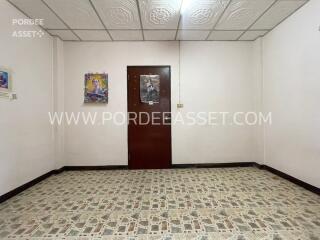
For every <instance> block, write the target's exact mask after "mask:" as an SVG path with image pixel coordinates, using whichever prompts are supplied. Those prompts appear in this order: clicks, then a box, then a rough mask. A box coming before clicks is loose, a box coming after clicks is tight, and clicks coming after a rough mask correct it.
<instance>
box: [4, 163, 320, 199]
mask: <svg viewBox="0 0 320 240" xmlns="http://www.w3.org/2000/svg"><path fill="white" fill-rule="evenodd" d="M232 167H257V168H259V169H264V170H266V171H269V172H271V173H273V174H275V175H277V176H279V177H282V178H284V179H286V180H288V181H290V182H292V183H294V184H296V185H299V186H300V187H303V188H305V189H307V190H309V191H311V192H313V193H315V194H318V195H320V188H317V187H316V186H313V185H311V184H309V183H306V182H304V181H302V180H299V179H297V178H295V177H292V176H290V175H288V174H286V173H284V172H281V171H279V170H277V169H274V168H272V167H269V166H267V165H261V164H258V163H256V162H232V163H201V164H172V168H175V169H178V168H180V169H181V168H232ZM126 169H128V166H127V165H111V166H64V167H62V168H60V169H56V170H52V171H50V172H48V173H45V174H43V175H41V176H40V177H37V178H35V179H33V180H31V181H30V182H27V183H25V184H23V185H22V186H20V187H17V188H15V189H13V190H12V191H10V192H8V193H5V194H4V195H2V196H0V203H2V202H4V201H6V200H8V199H10V198H12V197H14V196H16V195H18V194H19V193H21V192H23V191H24V190H26V189H28V188H30V187H32V186H34V185H36V184H37V183H39V182H41V181H43V180H45V179H46V178H48V177H50V176H51V175H55V174H60V173H62V172H64V171H90V170H126Z"/></svg>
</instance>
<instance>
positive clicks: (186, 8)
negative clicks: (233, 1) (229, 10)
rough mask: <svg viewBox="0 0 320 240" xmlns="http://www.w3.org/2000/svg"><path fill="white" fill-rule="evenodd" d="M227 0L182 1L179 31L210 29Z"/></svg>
mask: <svg viewBox="0 0 320 240" xmlns="http://www.w3.org/2000/svg"><path fill="white" fill-rule="evenodd" d="M228 2H229V0H193V1H191V0H189V1H183V3H182V8H181V20H180V25H179V28H180V29H212V28H213V26H214V25H215V24H216V22H217V21H218V18H219V17H220V15H221V14H222V12H223V10H224V9H225V7H226V6H227V4H228Z"/></svg>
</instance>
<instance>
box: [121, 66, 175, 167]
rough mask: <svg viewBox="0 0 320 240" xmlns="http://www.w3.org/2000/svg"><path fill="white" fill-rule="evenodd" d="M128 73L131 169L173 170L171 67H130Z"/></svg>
mask: <svg viewBox="0 0 320 240" xmlns="http://www.w3.org/2000/svg"><path fill="white" fill-rule="evenodd" d="M127 71H128V85H127V86H128V116H129V124H128V149H129V160H128V163H129V168H130V169H162V168H170V167H171V105H170V104H171V101H170V100H171V85H170V80H171V79H170V78H171V76H170V75H171V72H170V66H132V67H131V66H130V67H128V68H127ZM148 116H149V117H148ZM134 119H136V121H134ZM152 119H153V121H152Z"/></svg>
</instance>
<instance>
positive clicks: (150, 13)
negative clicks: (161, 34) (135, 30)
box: [139, 0, 182, 29]
mask: <svg viewBox="0 0 320 240" xmlns="http://www.w3.org/2000/svg"><path fill="white" fill-rule="evenodd" d="M181 1H182V0H139V6H140V11H141V21H142V25H143V28H144V29H177V27H178V23H179V18H180V7H181Z"/></svg>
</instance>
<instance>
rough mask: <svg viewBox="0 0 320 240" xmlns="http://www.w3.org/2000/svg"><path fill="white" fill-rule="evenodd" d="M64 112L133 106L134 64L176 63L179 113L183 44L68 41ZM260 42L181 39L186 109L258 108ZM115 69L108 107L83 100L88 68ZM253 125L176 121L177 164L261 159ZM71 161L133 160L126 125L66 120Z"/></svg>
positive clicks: (67, 155)
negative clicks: (130, 78) (129, 72)
mask: <svg viewBox="0 0 320 240" xmlns="http://www.w3.org/2000/svg"><path fill="white" fill-rule="evenodd" d="M64 54H65V59H64V63H65V110H66V111H67V112H78V111H80V112H92V113H93V112H95V111H98V112H103V111H110V112H117V111H122V112H126V111H127V77H126V68H127V65H171V67H172V69H171V70H172V77H171V85H172V94H171V98H172V101H171V102H172V111H173V114H175V113H176V112H177V108H176V104H177V103H178V79H179V68H178V66H179V45H178V43H177V42H116V43H115V42H114V43H75V42H70V43H65V44H64ZM253 61H254V54H253V44H252V43H249V42H237V43H232V42H184V43H181V99H182V102H183V104H184V108H183V109H182V110H181V111H182V112H186V111H217V112H218V111H230V112H233V111H249V110H250V111H253V110H255V105H254V99H255V92H256V89H255V84H254V81H255V80H254V74H253V73H252V65H253ZM101 71H105V72H107V73H108V74H109V86H110V96H109V103H108V104H107V105H102V106H96V105H84V104H83V81H84V74H85V73H86V72H101ZM256 137H257V136H256V135H255V129H254V128H253V127H236V126H215V127H213V126H199V127H195V126H192V127H191V126H185V125H174V126H172V141H173V142H172V145H173V163H174V164H177V163H217V162H219V163H220V162H241V161H258V160H257V159H256V151H255V150H254V144H255V142H256ZM65 160H66V164H67V165H126V164H127V127H126V126H125V125H123V126H115V125H114V124H111V123H109V124H105V125H100V126H99V125H95V126H91V125H89V126H84V124H80V125H77V126H74V125H70V126H65Z"/></svg>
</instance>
